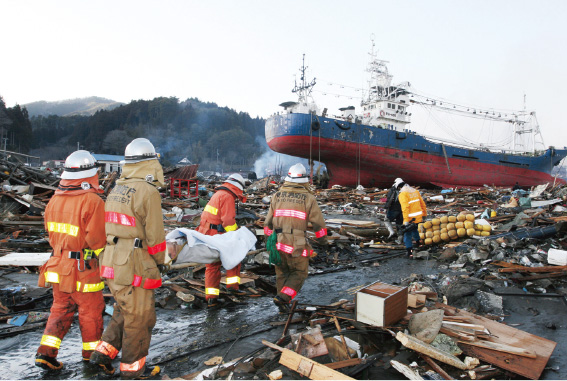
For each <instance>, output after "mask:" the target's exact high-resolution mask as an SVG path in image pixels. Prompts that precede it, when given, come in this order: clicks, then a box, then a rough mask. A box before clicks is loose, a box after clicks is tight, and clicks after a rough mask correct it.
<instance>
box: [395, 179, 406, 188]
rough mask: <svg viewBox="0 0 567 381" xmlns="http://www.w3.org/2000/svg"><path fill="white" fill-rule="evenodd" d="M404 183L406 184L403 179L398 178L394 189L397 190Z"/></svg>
mask: <svg viewBox="0 0 567 381" xmlns="http://www.w3.org/2000/svg"><path fill="white" fill-rule="evenodd" d="M403 182H404V180H402V179H401V178H399V177H398V178H397V179H395V180H394V187H396V188H397V187H398V186H400V184H402V183H403Z"/></svg>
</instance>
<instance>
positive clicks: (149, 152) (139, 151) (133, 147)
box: [124, 138, 157, 164]
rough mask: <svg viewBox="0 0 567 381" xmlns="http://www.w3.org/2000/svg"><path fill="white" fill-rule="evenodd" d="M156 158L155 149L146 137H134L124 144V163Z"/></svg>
mask: <svg viewBox="0 0 567 381" xmlns="http://www.w3.org/2000/svg"><path fill="white" fill-rule="evenodd" d="M154 159H157V154H156V149H155V148H154V145H153V144H152V142H150V141H149V140H148V139H146V138H137V139H134V140H132V141H131V142H130V144H128V145H127V146H126V150H125V151H124V162H125V163H126V164H132V163H139V162H141V161H146V160H154Z"/></svg>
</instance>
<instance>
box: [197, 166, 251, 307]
mask: <svg viewBox="0 0 567 381" xmlns="http://www.w3.org/2000/svg"><path fill="white" fill-rule="evenodd" d="M244 186H245V181H244V178H243V177H242V176H241V175H239V174H238V173H233V174H232V175H230V176H229V177H228V178H227V180H226V181H225V182H224V183H223V184H222V185H221V186H220V187H217V188H215V191H216V192H215V194H214V195H213V197H211V199H210V200H209V202H208V203H207V205H206V206H205V210H204V211H203V213H202V214H201V223H200V224H199V227H198V228H197V231H198V232H199V233H203V234H206V235H211V236H212V235H217V234H222V233H224V232H230V231H235V230H236V229H238V225H237V224H236V207H235V203H236V202H238V201H242V202H246V197H245V196H244V195H243V192H244ZM220 267H221V262H220V261H219V262H213V263H209V264H207V267H206V270H205V293H206V296H205V297H206V299H207V307H209V308H212V307H217V306H219V304H220V303H222V300H221V299H219V294H220V280H221V270H220ZM226 287H227V289H228V291H229V293H231V294H233V295H243V294H244V293H243V292H240V291H239V287H240V264H238V266H236V267H234V268H232V269H227V270H226Z"/></svg>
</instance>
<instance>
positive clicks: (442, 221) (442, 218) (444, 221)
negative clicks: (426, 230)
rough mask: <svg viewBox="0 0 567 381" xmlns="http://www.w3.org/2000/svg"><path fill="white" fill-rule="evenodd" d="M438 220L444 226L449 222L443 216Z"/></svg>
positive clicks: (447, 218)
mask: <svg viewBox="0 0 567 381" xmlns="http://www.w3.org/2000/svg"><path fill="white" fill-rule="evenodd" d="M439 220H440V221H441V223H442V224H446V223H447V222H449V217H447V216H443V217H441V218H440V219H439Z"/></svg>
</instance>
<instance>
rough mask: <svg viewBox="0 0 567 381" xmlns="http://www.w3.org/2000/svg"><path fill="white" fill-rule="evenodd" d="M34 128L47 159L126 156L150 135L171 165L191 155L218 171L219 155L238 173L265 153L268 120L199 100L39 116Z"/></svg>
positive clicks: (38, 150) (35, 150)
mask: <svg viewBox="0 0 567 381" xmlns="http://www.w3.org/2000/svg"><path fill="white" fill-rule="evenodd" d="M31 125H32V127H33V139H32V140H31V148H32V150H31V153H32V154H33V155H37V156H41V158H42V160H50V159H64V158H65V157H66V156H67V155H68V154H69V153H71V152H73V151H74V150H76V149H77V147H78V146H79V147H81V148H83V149H86V150H89V151H92V152H95V153H105V154H117V155H122V154H123V153H124V148H125V147H126V145H127V144H128V143H129V142H130V141H131V140H132V139H134V138H137V137H147V138H149V139H150V140H151V141H152V143H154V145H155V146H156V149H157V150H158V151H159V152H160V153H161V154H162V156H163V158H164V162H165V164H175V163H176V162H177V161H179V160H180V159H182V158H184V157H187V158H188V159H189V160H190V161H192V162H194V163H199V164H201V168H202V169H211V170H214V169H217V154H218V166H219V167H220V168H222V169H223V170H224V171H232V170H241V169H242V170H247V169H249V168H250V167H251V166H252V165H253V163H254V161H255V160H256V158H258V157H259V156H260V155H261V154H262V152H263V150H264V148H262V146H261V144H260V143H259V142H258V140H260V141H262V140H263V139H264V119H261V118H251V117H250V115H248V113H243V112H236V111H235V110H232V109H229V108H227V107H218V106H217V105H216V104H215V103H205V102H201V101H199V100H198V99H188V100H186V101H183V102H179V100H178V99H177V98H175V97H170V98H165V97H160V98H155V99H153V100H149V101H146V100H138V101H132V102H131V103H129V104H126V105H122V106H119V107H117V108H115V109H113V110H100V111H97V112H96V113H95V114H94V115H92V116H79V115H75V116H66V117H64V116H56V115H50V116H36V117H32V118H31ZM257 137H261V139H258V140H257V139H256V138H257Z"/></svg>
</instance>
